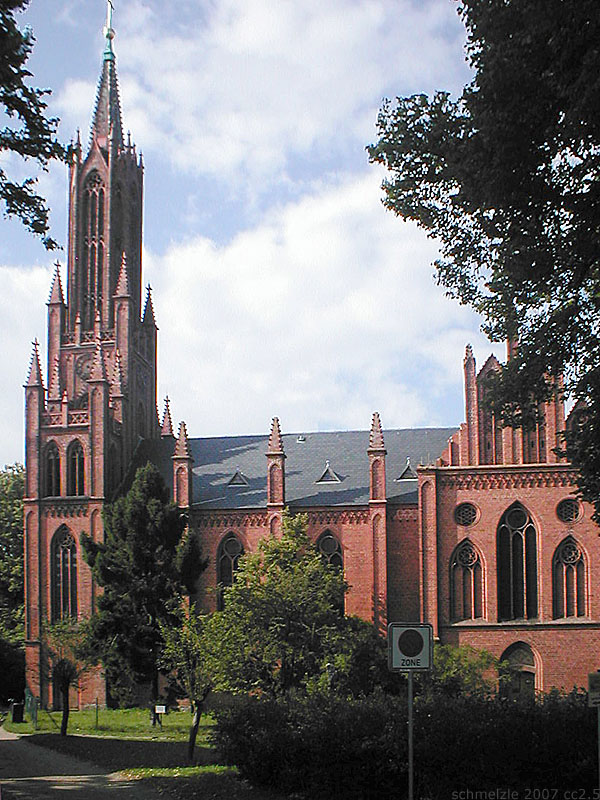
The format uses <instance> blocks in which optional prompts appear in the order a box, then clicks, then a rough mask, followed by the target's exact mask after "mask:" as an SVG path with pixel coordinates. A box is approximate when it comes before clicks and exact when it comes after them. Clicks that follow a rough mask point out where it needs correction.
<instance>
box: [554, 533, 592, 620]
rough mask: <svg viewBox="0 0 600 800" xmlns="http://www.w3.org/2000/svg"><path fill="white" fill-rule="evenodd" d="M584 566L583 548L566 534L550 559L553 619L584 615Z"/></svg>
mask: <svg viewBox="0 0 600 800" xmlns="http://www.w3.org/2000/svg"><path fill="white" fill-rule="evenodd" d="M585 567H586V565H585V557H584V554H583V550H582V549H581V547H580V546H579V545H578V543H577V542H576V541H575V539H574V538H573V537H572V536H568V537H567V538H566V539H564V541H562V542H561V543H560V544H559V546H558V547H557V548H556V552H555V553H554V558H553V559H552V606H553V615H554V619H562V618H563V617H584V616H585V608H586V568H585Z"/></svg>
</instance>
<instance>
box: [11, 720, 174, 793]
mask: <svg viewBox="0 0 600 800" xmlns="http://www.w3.org/2000/svg"><path fill="white" fill-rule="evenodd" d="M65 797H68V798H69V800H118V799H119V798H123V800H125V798H127V800H159V799H160V797H161V796H160V795H159V794H158V793H156V792H153V791H152V790H151V789H150V787H149V786H148V785H147V784H146V785H143V786H142V785H140V783H139V782H138V781H130V780H127V779H123V778H120V777H119V776H118V775H117V774H112V775H109V774H107V773H106V772H103V771H102V770H101V769H100V768H99V767H97V766H95V765H94V764H90V763H88V762H86V761H80V760H79V759H77V758H72V757H71V756H66V755H63V754H62V753H56V752H54V751H53V750H48V749H46V748H45V747H38V746H37V745H35V744H31V743H30V742H28V741H27V737H26V736H23V737H21V736H18V735H17V734H14V733H9V732H8V731H5V730H4V728H2V727H0V798H1V800H55V798H65Z"/></svg>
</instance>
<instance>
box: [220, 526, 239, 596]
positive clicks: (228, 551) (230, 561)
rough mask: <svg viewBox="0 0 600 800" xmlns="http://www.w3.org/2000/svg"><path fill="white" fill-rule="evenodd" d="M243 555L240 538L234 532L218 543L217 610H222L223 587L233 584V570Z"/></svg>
mask: <svg viewBox="0 0 600 800" xmlns="http://www.w3.org/2000/svg"><path fill="white" fill-rule="evenodd" d="M243 555H244V548H243V547H242V543H241V542H240V540H239V539H238V538H237V536H236V535H235V534H234V533H228V534H227V536H226V537H225V538H224V539H223V541H222V542H221V544H220V545H219V550H218V553H217V584H218V586H219V593H218V596H217V606H218V608H219V611H222V610H223V589H225V588H226V587H227V586H232V585H233V581H234V578H235V571H236V570H237V568H238V563H239V560H240V557H241V556H243Z"/></svg>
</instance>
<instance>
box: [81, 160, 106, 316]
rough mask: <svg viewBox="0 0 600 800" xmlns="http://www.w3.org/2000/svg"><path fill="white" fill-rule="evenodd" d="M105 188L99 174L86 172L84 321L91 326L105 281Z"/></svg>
mask: <svg viewBox="0 0 600 800" xmlns="http://www.w3.org/2000/svg"><path fill="white" fill-rule="evenodd" d="M104 219H105V191H104V183H103V182H102V178H101V177H100V175H99V174H98V173H97V172H96V171H94V172H91V173H90V174H89V175H88V178H87V180H86V182H85V186H84V190H83V216H82V220H83V222H82V224H83V271H82V274H83V323H84V326H85V327H86V328H88V329H89V328H92V327H93V326H94V320H95V318H96V310H97V309H101V308H102V291H103V289H102V286H103V281H104Z"/></svg>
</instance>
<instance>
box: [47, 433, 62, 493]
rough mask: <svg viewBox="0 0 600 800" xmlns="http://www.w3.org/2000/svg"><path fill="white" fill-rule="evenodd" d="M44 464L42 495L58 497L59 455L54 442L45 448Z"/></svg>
mask: <svg viewBox="0 0 600 800" xmlns="http://www.w3.org/2000/svg"><path fill="white" fill-rule="evenodd" d="M44 462H45V463H44V495H45V496H46V497H58V496H59V495H60V455H59V452H58V447H57V446H56V444H55V443H54V442H50V444H49V445H48V447H47V448H46V457H45V459H44Z"/></svg>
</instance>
